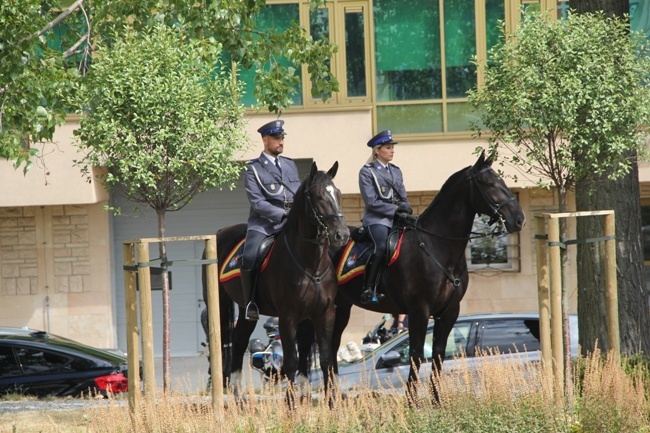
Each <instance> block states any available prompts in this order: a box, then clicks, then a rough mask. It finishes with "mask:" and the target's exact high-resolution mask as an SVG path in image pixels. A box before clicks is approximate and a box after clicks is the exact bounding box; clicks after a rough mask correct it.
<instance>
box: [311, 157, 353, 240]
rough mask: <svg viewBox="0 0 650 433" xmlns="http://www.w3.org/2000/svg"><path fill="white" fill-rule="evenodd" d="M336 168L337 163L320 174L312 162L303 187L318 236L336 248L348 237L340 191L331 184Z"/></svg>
mask: <svg viewBox="0 0 650 433" xmlns="http://www.w3.org/2000/svg"><path fill="white" fill-rule="evenodd" d="M338 168H339V163H338V161H337V162H335V163H334V165H332V168H330V169H329V170H328V171H327V172H322V171H318V167H317V166H316V162H313V163H312V165H311V171H310V173H309V176H308V177H307V181H306V185H305V196H306V198H307V200H306V202H307V207H308V208H309V210H308V212H309V213H310V214H311V218H312V219H313V222H314V225H315V226H317V227H318V232H319V236H323V237H327V239H328V241H329V244H330V245H331V246H333V247H337V248H338V247H342V246H343V245H345V244H346V243H347V242H348V239H349V237H350V230H349V229H348V226H347V225H346V223H345V218H344V216H343V213H342V212H341V191H339V189H338V188H337V187H336V186H335V185H334V182H332V179H334V176H336V172H337V171H338Z"/></svg>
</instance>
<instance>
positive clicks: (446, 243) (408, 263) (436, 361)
mask: <svg viewBox="0 0 650 433" xmlns="http://www.w3.org/2000/svg"><path fill="white" fill-rule="evenodd" d="M491 165H492V158H488V159H487V160H486V159H485V155H484V154H481V156H480V157H479V158H478V160H477V161H476V163H475V164H474V165H473V166H469V167H467V168H464V169H462V170H460V171H458V172H457V173H455V174H453V175H452V176H451V177H450V178H449V179H448V180H447V182H445V184H444V185H443V186H442V188H441V189H440V193H439V194H438V195H437V196H436V197H435V199H434V200H433V202H432V203H431V204H430V205H429V206H428V207H427V209H426V210H425V211H424V212H423V213H422V214H421V215H420V216H419V217H418V218H417V220H416V221H415V222H414V223H413V222H411V223H410V224H407V225H409V226H410V227H408V228H407V229H406V230H405V231H404V234H403V237H402V239H401V243H400V246H399V257H398V258H397V259H396V261H394V262H393V263H391V264H390V265H389V266H388V267H387V268H386V269H385V270H384V271H383V273H382V277H381V281H380V283H379V284H380V291H381V293H384V294H385V295H386V296H385V298H384V299H382V300H381V301H380V302H379V303H376V304H369V305H364V304H361V303H360V298H361V292H362V283H363V275H360V276H357V277H354V278H352V279H350V280H348V281H344V280H343V279H341V283H340V285H339V292H338V296H337V298H336V307H337V308H336V324H335V329H334V337H333V346H332V349H333V351H334V353H336V351H337V350H338V348H339V345H340V343H341V334H342V333H343V330H344V329H345V327H346V326H347V324H348V321H349V319H350V309H351V308H352V305H358V306H359V307H361V308H365V309H367V310H371V311H377V312H382V313H392V314H402V313H406V314H408V317H409V343H410V349H409V350H410V352H409V355H410V357H411V360H412V363H411V370H410V373H409V378H408V389H407V392H408V395H409V396H414V391H415V389H414V388H413V385H414V383H415V381H417V380H418V370H419V367H420V365H421V363H422V360H423V358H424V353H423V350H424V340H425V335H426V329H427V322H428V321H429V318H431V317H433V318H434V319H435V326H434V343H433V367H432V370H433V372H434V374H438V373H439V372H440V369H441V367H442V362H443V360H444V356H445V346H446V344H447V337H448V336H449V333H450V332H451V329H452V327H453V326H454V324H455V323H456V319H457V318H458V314H459V311H460V301H461V299H463V296H464V295H465V291H466V290H467V283H468V280H469V277H468V273H467V263H466V260H465V248H466V247H467V242H468V240H469V236H470V232H471V230H472V225H473V223H474V217H475V215H476V214H485V215H489V216H490V217H491V220H492V221H491V222H497V221H499V222H501V223H502V224H503V225H504V227H505V229H506V230H507V231H508V232H516V231H520V230H521V229H522V227H523V225H524V222H525V216H524V212H523V211H522V209H521V206H520V205H519V203H518V202H517V200H516V199H515V197H514V196H513V194H512V193H511V192H510V190H509V189H508V188H507V187H506V185H505V183H504V182H503V180H502V179H501V178H499V176H498V175H497V174H496V173H495V172H494V170H492V168H491ZM346 249H347V246H346V247H344V248H341V249H339V250H338V251H336V253H335V257H334V263H339V262H340V261H341V260H345V259H346V257H343V256H344V251H346ZM432 385H434V386H433V392H434V398H435V399H436V401H437V400H438V397H439V396H438V392H437V390H436V388H435V384H434V382H433V381H432Z"/></svg>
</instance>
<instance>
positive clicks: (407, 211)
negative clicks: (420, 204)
mask: <svg viewBox="0 0 650 433" xmlns="http://www.w3.org/2000/svg"><path fill="white" fill-rule="evenodd" d="M395 213H405V214H407V215H412V214H413V209H411V206H409V205H407V204H401V205H399V206H397V210H396V211H395Z"/></svg>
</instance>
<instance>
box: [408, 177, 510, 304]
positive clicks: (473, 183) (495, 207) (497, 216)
mask: <svg viewBox="0 0 650 433" xmlns="http://www.w3.org/2000/svg"><path fill="white" fill-rule="evenodd" d="M489 169H490V167H485V168H483V169H482V170H480V171H479V172H478V173H475V172H474V167H473V166H472V167H469V175H468V176H467V180H468V181H469V183H470V201H471V202H473V201H474V189H475V188H476V189H477V190H478V191H479V193H480V195H481V197H482V198H483V200H484V201H485V203H486V204H487V205H488V206H489V207H490V209H491V210H492V215H490V220H489V221H488V224H489V225H492V224H494V223H497V222H498V223H499V224H500V226H501V227H504V224H505V220H504V219H503V215H501V212H500V209H501V208H502V207H504V206H505V205H507V204H509V203H511V202H513V201H515V197H511V198H509V199H508V200H506V201H504V202H503V203H500V204H499V203H496V202H495V201H494V200H492V197H490V196H489V195H488V194H487V193H486V192H485V189H484V188H483V186H482V185H481V184H480V183H479V182H478V181H477V177H478V176H479V175H480V174H482V173H484V172H485V171H487V170H489ZM408 226H409V227H411V228H412V229H413V231H414V232H415V237H416V239H417V241H418V244H419V246H420V248H422V250H423V251H424V253H425V254H426V255H427V257H429V258H430V259H431V261H433V263H435V264H436V266H438V267H439V268H440V269H441V270H442V272H444V274H445V276H446V277H447V279H448V280H449V281H450V282H451V283H452V284H453V286H454V293H455V292H456V289H457V288H459V287H460V285H461V280H460V278H457V277H454V276H453V275H452V274H451V273H450V272H449V271H448V270H447V269H446V268H445V267H444V266H443V265H442V263H440V261H439V260H438V259H436V258H435V257H434V255H433V254H432V253H431V251H430V250H429V249H428V248H427V246H426V244H425V243H424V242H423V241H422V238H421V236H420V232H422V233H426V234H428V235H430V236H434V237H437V238H440V239H448V240H464V241H469V240H471V239H479V238H485V237H489V236H491V237H496V236H501V235H502V234H504V233H506V232H505V230H503V229H501V230H499V231H497V230H496V229H495V230H493V231H492V232H491V233H476V232H472V231H470V232H469V234H468V235H467V236H464V237H452V236H442V235H439V234H436V233H433V232H430V231H428V230H425V229H424V228H423V227H418V220H417V219H416V220H415V222H414V223H409V224H408ZM463 255H464V251H463V253H462V254H461V259H462V257H463ZM461 259H459V260H458V262H460V260H461ZM443 311H444V310H443Z"/></svg>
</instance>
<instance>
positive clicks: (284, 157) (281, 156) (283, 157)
mask: <svg viewBox="0 0 650 433" xmlns="http://www.w3.org/2000/svg"><path fill="white" fill-rule="evenodd" d="M279 157H280V158H282V159H288V160H289V161H293V159H291V158H289V157H288V156H284V155H279Z"/></svg>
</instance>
